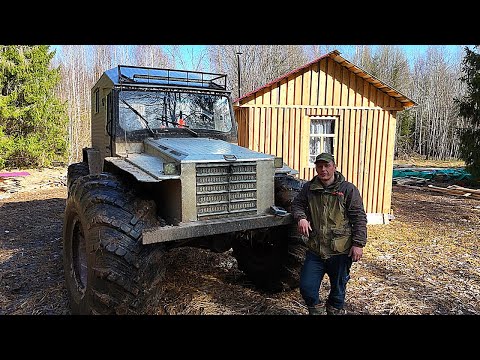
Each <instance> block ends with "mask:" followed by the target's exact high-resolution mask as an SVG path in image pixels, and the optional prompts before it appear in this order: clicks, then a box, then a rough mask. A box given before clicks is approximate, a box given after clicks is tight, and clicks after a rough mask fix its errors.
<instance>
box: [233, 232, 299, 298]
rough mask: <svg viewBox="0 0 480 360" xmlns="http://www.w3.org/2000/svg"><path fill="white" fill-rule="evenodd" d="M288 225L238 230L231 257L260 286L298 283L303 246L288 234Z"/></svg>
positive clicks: (274, 288) (290, 286) (270, 287)
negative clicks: (239, 231) (240, 231)
mask: <svg viewBox="0 0 480 360" xmlns="http://www.w3.org/2000/svg"><path fill="white" fill-rule="evenodd" d="M288 231H289V229H288V226H279V227H275V228H272V229H261V230H253V231H245V232H242V233H239V234H238V235H237V237H236V238H235V240H234V241H233V244H232V248H233V256H234V257H235V258H236V260H237V263H238V269H239V270H241V271H243V272H244V273H245V274H246V275H247V277H248V278H249V280H250V281H252V283H253V284H254V285H255V286H256V287H257V288H259V289H262V290H267V291H273V292H277V291H282V290H291V289H294V288H296V287H298V285H299V279H300V272H299V270H300V269H301V266H302V262H303V256H304V254H305V247H304V246H303V244H296V243H295V239H290V238H289V236H288Z"/></svg>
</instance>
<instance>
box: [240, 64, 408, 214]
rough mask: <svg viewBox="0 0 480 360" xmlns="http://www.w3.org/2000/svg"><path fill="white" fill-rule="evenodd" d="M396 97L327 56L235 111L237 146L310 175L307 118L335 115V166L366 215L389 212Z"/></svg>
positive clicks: (262, 91) (306, 175)
mask: <svg viewBox="0 0 480 360" xmlns="http://www.w3.org/2000/svg"><path fill="white" fill-rule="evenodd" d="M383 107H392V108H397V109H398V108H401V104H400V103H399V102H398V101H396V100H395V99H394V98H392V97H390V96H388V95H387V94H385V93H384V92H382V91H380V90H378V89H377V88H376V87H375V86H373V85H372V84H371V83H369V82H367V81H366V80H364V79H363V78H362V77H360V76H358V75H355V74H354V73H353V72H351V71H349V70H348V69H347V68H345V67H343V66H341V65H340V64H339V63H337V62H336V61H334V60H333V59H331V58H329V57H327V58H324V59H321V60H320V61H319V62H316V63H313V64H312V65H311V66H309V67H308V68H306V69H304V70H302V71H299V72H297V73H295V74H292V75H290V76H289V77H288V78H285V79H282V80H281V81H279V82H278V83H275V84H273V85H271V86H269V87H267V88H264V89H261V90H259V91H258V92H257V93H254V94H253V95H252V96H251V97H249V98H248V99H246V101H244V102H242V103H241V106H240V107H237V108H236V109H235V116H236V118H237V122H238V131H239V140H238V143H239V145H242V146H246V147H248V148H250V149H252V150H255V151H260V152H263V153H268V154H272V155H276V156H282V157H283V159H284V161H285V162H286V163H287V164H288V165H289V166H290V167H292V168H294V169H296V170H297V171H298V172H299V177H300V178H302V179H307V180H309V179H311V178H312V177H313V176H314V175H315V174H316V173H315V168H314V167H310V166H309V165H308V153H309V141H310V118H311V117H312V116H333V117H335V118H336V121H335V134H336V136H335V138H334V155H335V158H336V160H337V167H338V170H339V171H341V172H342V173H343V175H344V176H345V177H346V179H347V180H349V181H351V182H353V183H354V184H355V185H356V186H357V187H358V188H359V190H360V192H361V194H362V197H363V200H364V205H365V209H366V211H367V213H383V214H388V213H390V207H391V191H392V184H391V183H392V171H393V151H394V142H395V123H396V119H395V114H396V112H395V111H393V110H392V111H390V110H384V109H383Z"/></svg>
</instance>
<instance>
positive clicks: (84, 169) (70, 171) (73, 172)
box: [67, 162, 89, 195]
mask: <svg viewBox="0 0 480 360" xmlns="http://www.w3.org/2000/svg"><path fill="white" fill-rule="evenodd" d="M88 173H89V170H88V164H87V163H86V162H79V163H73V164H70V165H68V168H67V190H68V194H69V195H70V193H71V191H72V185H73V184H74V183H75V181H77V179H79V178H81V177H82V176H86V175H88Z"/></svg>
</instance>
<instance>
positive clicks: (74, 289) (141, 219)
mask: <svg viewBox="0 0 480 360" xmlns="http://www.w3.org/2000/svg"><path fill="white" fill-rule="evenodd" d="M156 224H157V218H156V206H155V203H154V202H153V201H151V200H142V199H141V198H139V197H138V196H136V195H135V194H134V192H133V191H131V190H129V189H128V188H127V187H126V186H124V185H123V184H122V182H121V181H120V180H119V179H118V178H116V177H115V176H113V175H110V174H99V175H87V176H83V177H80V178H78V180H77V181H75V182H74V183H73V184H72V189H71V194H70V196H69V197H68V198H67V204H66V209H65V218H64V226H63V260H64V269H65V280H66V287H67V291H68V295H69V300H70V308H71V312H72V313H73V314H145V313H148V311H149V309H151V307H152V306H154V305H155V302H154V301H153V298H154V294H155V290H156V289H158V286H157V285H158V283H159V282H160V281H162V279H163V277H164V274H165V269H164V266H163V263H162V255H163V253H164V249H163V247H162V246H161V245H143V244H142V231H143V229H144V228H146V227H149V226H153V225H156Z"/></svg>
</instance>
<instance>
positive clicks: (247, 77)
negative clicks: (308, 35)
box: [208, 45, 308, 97]
mask: <svg viewBox="0 0 480 360" xmlns="http://www.w3.org/2000/svg"><path fill="white" fill-rule="evenodd" d="M208 50H209V58H210V64H211V67H212V69H213V71H216V72H220V73H224V74H227V81H228V85H227V86H228V88H229V89H230V90H231V91H232V94H233V97H236V96H237V95H238V94H239V91H238V65H239V64H238V59H239V60H240V87H241V89H240V94H241V95H244V94H246V93H248V92H250V91H252V90H255V89H256V88H258V87H260V86H262V85H265V84H267V83H268V82H270V81H272V80H274V79H276V78H278V77H280V76H282V75H284V74H286V73H288V72H289V71H291V70H293V69H295V68H297V67H300V66H302V65H304V64H305V63H306V62H307V61H308V60H307V59H308V58H307V56H306V54H305V51H304V48H303V46H301V45H213V46H209V49H208ZM237 52H239V53H241V55H240V56H237Z"/></svg>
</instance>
